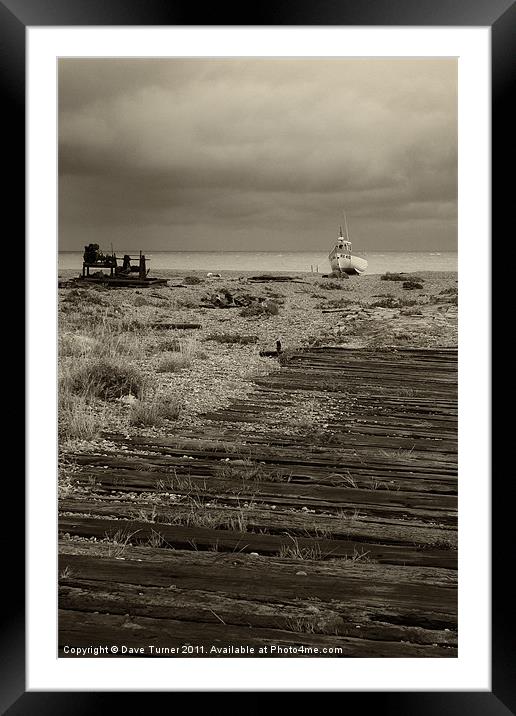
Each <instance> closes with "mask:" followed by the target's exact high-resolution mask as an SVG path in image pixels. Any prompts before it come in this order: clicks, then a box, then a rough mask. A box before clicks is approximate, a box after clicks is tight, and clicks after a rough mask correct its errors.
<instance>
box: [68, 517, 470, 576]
mask: <svg viewBox="0 0 516 716" xmlns="http://www.w3.org/2000/svg"><path fill="white" fill-rule="evenodd" d="M59 530H60V532H61V533H64V534H69V535H78V536H79V537H95V538H97V539H105V538H107V539H112V540H114V541H116V542H117V543H119V542H120V541H121V540H125V539H127V541H129V542H131V543H143V544H150V543H152V542H153V541H156V540H157V541H158V542H159V544H160V545H163V546H166V547H168V548H174V549H175V548H179V549H188V548H191V549H195V550H197V549H202V550H213V551H225V552H238V551H242V552H247V553H249V552H256V553H258V554H274V555H278V554H280V551H281V550H282V549H289V550H292V551H293V554H294V555H295V554H297V553H303V554H306V555H309V558H310V557H312V555H313V556H314V557H313V558H315V559H335V558H339V557H340V558H348V559H353V558H359V556H360V555H363V557H364V558H366V557H367V559H371V560H374V561H376V562H380V563H390V564H416V565H428V566H435V567H443V568H445V569H446V568H447V569H456V566H457V554H456V552H455V551H454V550H450V549H439V548H437V547H429V548H428V549H422V548H421V547H419V548H418V547H413V546H412V547H409V546H406V545H392V544H389V545H387V544H376V543H374V542H371V541H369V540H368V541H360V542H359V541H352V540H347V539H342V540H337V539H333V540H332V539H324V538H321V539H317V538H310V537H297V536H296V537H293V536H291V535H275V534H255V533H253V532H237V531H230V530H224V529H212V528H209V527H186V526H184V525H168V524H163V523H159V524H158V523H149V522H145V521H142V520H134V519H131V520H109V519H102V518H97V519H94V518H89V517H81V516H70V517H60V518H59ZM120 533H122V534H120Z"/></svg>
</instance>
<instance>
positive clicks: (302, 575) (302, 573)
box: [296, 572, 306, 577]
mask: <svg viewBox="0 0 516 716" xmlns="http://www.w3.org/2000/svg"><path fill="white" fill-rule="evenodd" d="M296 577H306V572H296Z"/></svg>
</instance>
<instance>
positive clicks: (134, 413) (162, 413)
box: [129, 397, 182, 428]
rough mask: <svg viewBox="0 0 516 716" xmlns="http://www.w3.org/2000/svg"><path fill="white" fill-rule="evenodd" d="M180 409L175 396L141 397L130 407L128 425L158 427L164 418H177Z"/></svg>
mask: <svg viewBox="0 0 516 716" xmlns="http://www.w3.org/2000/svg"><path fill="white" fill-rule="evenodd" d="M181 410H182V406H181V403H180V402H179V401H178V400H176V398H157V397H154V398H153V399H152V400H145V399H142V400H139V401H138V402H137V403H135V404H134V405H133V406H132V407H131V412H130V414H129V425H133V426H138V427H157V428H159V427H161V426H162V425H163V424H164V422H165V421H166V420H177V419H178V418H179V416H180V415H181Z"/></svg>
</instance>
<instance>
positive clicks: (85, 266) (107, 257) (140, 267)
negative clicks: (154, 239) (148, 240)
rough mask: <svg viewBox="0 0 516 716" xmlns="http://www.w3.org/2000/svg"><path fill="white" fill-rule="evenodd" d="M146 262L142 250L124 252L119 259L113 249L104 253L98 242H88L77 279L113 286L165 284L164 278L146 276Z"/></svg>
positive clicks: (147, 261) (147, 271) (147, 262)
mask: <svg viewBox="0 0 516 716" xmlns="http://www.w3.org/2000/svg"><path fill="white" fill-rule="evenodd" d="M148 264H149V260H148V259H147V258H146V256H145V254H144V253H143V252H142V251H140V252H139V254H138V255H135V254H124V255H123V258H122V260H121V261H120V259H119V258H118V257H117V255H116V253H115V252H114V251H112V252H111V253H109V254H105V253H103V252H102V251H101V250H100V247H99V245H98V244H88V246H85V247H84V254H83V262H82V275H81V276H79V279H78V280H79V281H88V282H97V283H108V284H110V285H115V286H148V285H153V286H155V285H160V284H166V283H167V280H166V279H163V278H149V277H148V273H149V270H150V269H149V268H148ZM103 269H109V273H105V272H104V271H103ZM92 270H93V272H92Z"/></svg>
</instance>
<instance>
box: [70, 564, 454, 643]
mask: <svg viewBox="0 0 516 716" xmlns="http://www.w3.org/2000/svg"><path fill="white" fill-rule="evenodd" d="M58 604H59V608H60V609H70V610H75V611H84V612H100V613H107V614H112V615H114V614H123V615H125V614H127V613H129V614H130V615H131V616H139V617H151V618H154V619H174V620H178V621H181V622H197V623H199V624H202V623H208V624H210V623H212V624H216V623H217V622H222V623H224V624H226V625H231V626H247V627H251V628H266V629H271V628H272V629H278V628H279V629H284V630H287V631H291V632H294V633H302V632H303V631H304V632H308V631H310V632H314V633H318V634H331V635H335V636H350V637H353V638H355V639H356V638H359V639H374V640H379V641H404V642H411V643H415V644H436V643H437V644H447V645H449V646H453V647H456V646H457V634H456V632H455V631H452V630H450V629H440V630H437V629H427V628H424V627H420V626H414V625H408V626H407V625H405V624H391V623H389V622H388V621H385V622H383V621H379V620H378V618H377V614H376V613H375V610H374V609H371V607H367V606H365V605H361V604H359V603H357V602H353V603H350V602H349V601H347V602H345V603H344V602H336V601H335V600H334V601H332V602H331V603H330V604H323V605H322V604H320V603H319V604H316V603H315V602H314V600H310V599H302V598H299V597H297V596H294V595H293V596H292V597H291V598H287V597H285V598H284V599H283V600H282V601H281V602H277V601H275V600H274V599H272V600H270V601H264V600H258V599H252V598H251V597H247V598H245V597H244V598H242V597H229V596H226V595H224V594H217V593H213V592H209V591H204V590H192V589H189V590H181V589H178V588H177V587H176V588H175V589H170V588H163V587H149V586H146V587H142V585H134V584H127V583H121V582H113V581H110V582H99V581H98V580H91V579H90V580H88V579H77V578H73V577H71V578H65V579H63V580H61V585H60V587H59V595H58ZM382 616H383V618H386V619H389V615H387V614H386V615H382Z"/></svg>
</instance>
